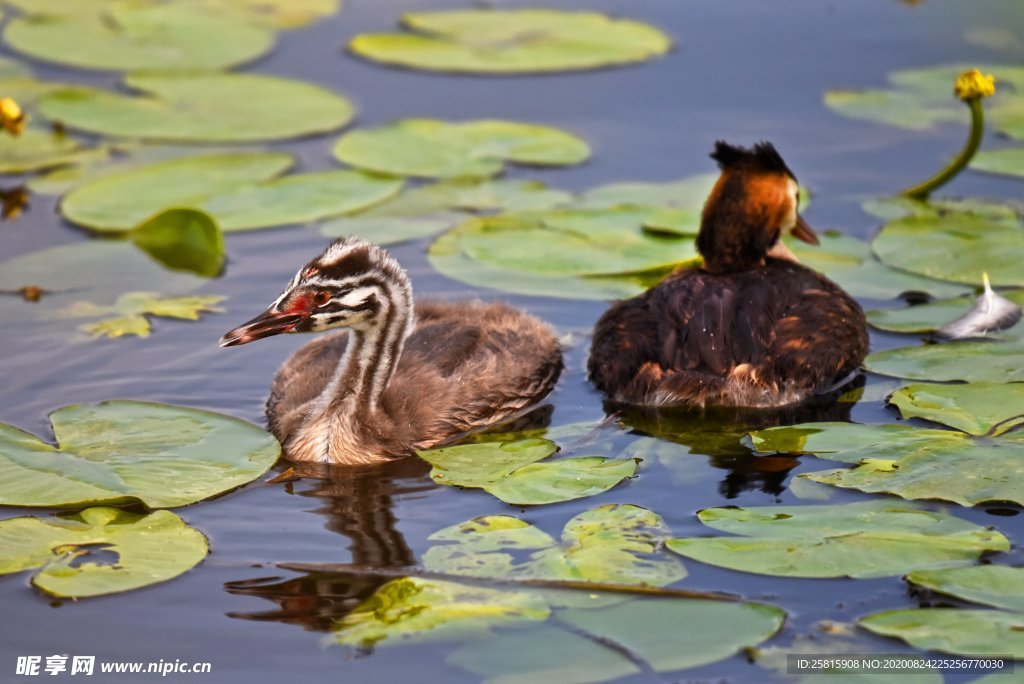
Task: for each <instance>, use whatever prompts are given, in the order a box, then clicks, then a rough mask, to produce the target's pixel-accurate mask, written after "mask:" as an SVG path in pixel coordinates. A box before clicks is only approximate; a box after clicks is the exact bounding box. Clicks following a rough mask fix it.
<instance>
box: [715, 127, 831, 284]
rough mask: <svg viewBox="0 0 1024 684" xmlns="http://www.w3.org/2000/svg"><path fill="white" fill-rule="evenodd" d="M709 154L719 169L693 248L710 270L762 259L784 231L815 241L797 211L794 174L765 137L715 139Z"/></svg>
mask: <svg viewBox="0 0 1024 684" xmlns="http://www.w3.org/2000/svg"><path fill="white" fill-rule="evenodd" d="M711 158H712V159H714V160H715V161H717V162H718V166H719V168H720V169H721V170H722V175H721V176H720V177H719V179H718V182H716V183H715V186H714V188H712V190H711V194H710V195H709V196H708V199H707V202H706V203H705V204H704V213H703V216H702V220H701V226H700V233H699V234H698V236H697V249H698V251H700V253H701V255H702V256H703V257H704V263H705V268H706V269H708V270H711V271H720V272H725V271H742V270H747V269H750V268H755V267H757V266H759V265H761V264H763V263H764V259H765V256H766V255H767V254H768V251H769V250H771V249H772V248H773V247H774V246H775V245H776V243H778V241H779V238H780V237H781V236H782V234H783V233H784V232H791V233H792V234H793V236H794V237H796V238H798V239H800V240H803V241H804V242H808V243H810V244H815V245H816V244H818V237H817V235H815V234H814V231H813V230H812V229H811V227H810V226H808V225H807V223H806V222H805V221H804V220H803V218H802V217H801V216H800V213H799V210H800V186H799V184H798V183H797V180H796V176H794V175H793V172H792V171H790V170H789V167H788V166H786V162H784V161H783V160H782V157H781V156H780V155H779V153H778V152H777V151H776V150H775V147H774V146H773V145H772V144H771V143H769V142H762V143H758V144H756V145H754V147H753V148H752V149H748V148H745V147H738V146H735V145H730V144H728V143H726V142H723V141H721V140H719V141H718V142H716V143H715V151H714V152H712V153H711Z"/></svg>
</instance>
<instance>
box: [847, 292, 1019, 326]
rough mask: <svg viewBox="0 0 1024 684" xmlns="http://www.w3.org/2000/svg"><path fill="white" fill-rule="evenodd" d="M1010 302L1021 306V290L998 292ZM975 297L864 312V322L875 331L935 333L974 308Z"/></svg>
mask: <svg viewBox="0 0 1024 684" xmlns="http://www.w3.org/2000/svg"><path fill="white" fill-rule="evenodd" d="M999 294H1000V295H1002V296H1004V297H1006V298H1007V299H1009V300H1010V301H1011V302H1016V303H1017V304H1021V305H1024V290H1012V291H1009V292H1000V293H999ZM975 300H976V297H974V296H973V295H972V296H964V297H955V298H953V299H943V300H939V301H937V302H929V303H927V304H917V305H914V306H907V307H904V308H902V309H875V310H874V311H868V312H867V317H868V323H870V324H871V325H872V326H874V327H876V328H878V329H879V330H888V331H890V332H900V333H929V332H935V331H936V330H938V329H939V328H941V327H942V326H944V325H945V324H946V323H949V322H950V321H955V320H956V319H958V318H960V317H961V316H963V315H964V314H965V313H967V312H968V311H969V310H970V309H971V307H972V306H973V305H974V302H975Z"/></svg>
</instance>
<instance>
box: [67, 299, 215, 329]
mask: <svg viewBox="0 0 1024 684" xmlns="http://www.w3.org/2000/svg"><path fill="white" fill-rule="evenodd" d="M223 299H224V298H223V297H219V296H209V295H207V296H191V297H161V296H160V295H159V294H157V293H155V292H126V293H125V294H123V295H121V296H120V297H118V298H117V301H116V302H115V303H114V304H113V306H98V305H96V304H93V303H92V302H77V303H76V304H73V305H71V306H69V307H67V308H65V309H63V310H61V312H60V315H63V316H67V317H69V318H96V317H100V316H104V318H102V319H101V320H99V321H96V322H95V323H87V324H85V325H82V326H80V328H81V330H82V331H84V332H85V333H87V334H89V335H92V336H93V337H107V338H116V337H124V336H125V335H136V336H138V337H149V333H150V330H151V326H150V322H149V316H160V317H163V318H177V319H182V320H186V321H197V320H199V317H200V315H201V314H203V313H207V312H221V311H223V309H220V308H218V307H217V306H216V305H217V304H218V303H220V302H221V301H222V300H223ZM111 314H113V315H111Z"/></svg>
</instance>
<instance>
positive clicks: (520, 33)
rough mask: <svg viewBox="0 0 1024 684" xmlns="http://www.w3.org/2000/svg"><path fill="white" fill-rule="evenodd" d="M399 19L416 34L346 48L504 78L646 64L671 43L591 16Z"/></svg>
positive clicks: (544, 12)
mask: <svg viewBox="0 0 1024 684" xmlns="http://www.w3.org/2000/svg"><path fill="white" fill-rule="evenodd" d="M402 22H403V24H405V26H406V27H408V28H409V29H411V30H412V31H414V32H415V33H375V34H361V35H358V36H356V37H355V38H354V39H353V40H352V42H351V43H349V49H350V50H351V51H352V52H354V53H356V54H357V55H360V56H362V57H366V58H368V59H372V60H374V61H378V62H384V63H386V64H396V65H401V66H405V67H411V68H414V69H430V70H436V71H464V72H479V73H498V74H501V73H524V72H545V71H564V70H575V69H594V68H598V67H604V66H614V65H618V64H628V63H631V62H642V61H644V60H647V59H651V58H652V57H656V56H658V55H661V54H664V53H665V52H667V51H668V50H669V48H670V47H671V45H672V43H671V41H670V40H669V38H668V36H666V35H665V34H664V33H662V32H661V31H659V30H658V29H656V28H654V27H653V26H649V25H648V24H644V23H641V22H638V21H631V20H627V19H612V18H610V17H608V16H605V15H603V14H597V13H594V12H565V11H559V10H548V9H520V10H490V9H488V10H455V11H438V12H417V13H410V14H406V15H404V16H403V17H402Z"/></svg>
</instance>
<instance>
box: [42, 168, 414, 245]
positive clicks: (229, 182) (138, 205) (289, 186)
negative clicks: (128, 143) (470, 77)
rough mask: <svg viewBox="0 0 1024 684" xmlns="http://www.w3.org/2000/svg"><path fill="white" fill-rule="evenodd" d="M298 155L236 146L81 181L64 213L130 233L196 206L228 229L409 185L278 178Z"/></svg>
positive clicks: (358, 204)
mask: <svg viewBox="0 0 1024 684" xmlns="http://www.w3.org/2000/svg"><path fill="white" fill-rule="evenodd" d="M292 161H293V160H292V157H291V156H290V155H288V154H285V153H281V152H228V153H219V154H217V153H215V154H202V155H196V156H191V157H182V158H177V159H169V160H166V161H159V162H155V163H152V164H147V165H144V166H139V167H130V168H127V169H124V170H121V171H118V172H115V173H109V174H106V175H103V176H101V177H99V178H97V179H95V180H92V181H87V182H84V183H82V184H80V185H78V186H76V187H75V188H74V189H73V190H72V191H71V192H69V193H68V194H67V195H66V196H65V197H64V199H63V200H62V202H61V204H60V211H61V213H62V214H63V216H64V217H65V218H66V219H68V220H69V221H71V222H72V223H76V224H78V225H81V226H85V227H87V228H90V229H92V230H97V231H103V232H123V231H126V230H131V229H133V228H134V227H135V226H137V225H138V224H139V223H140V222H142V221H145V220H147V219H149V217H151V216H153V215H154V214H156V213H158V212H161V211H164V210H166V209H170V208H174V207H192V208H194V209H199V210H202V211H203V212H205V213H207V214H209V215H210V216H211V217H212V218H213V219H214V220H215V221H216V222H217V224H218V225H220V227H221V228H222V229H223V230H226V231H231V230H250V229H255V228H266V227H270V226H276V225H283V224H287V223H302V222H306V221H313V220H316V219H318V218H322V217H324V216H332V215H336V214H341V213H346V212H349V211H357V210H359V209H362V208H364V207H368V206H371V205H373V204H376V203H377V202H381V201H383V200H385V199H387V198H389V197H391V196H393V195H395V194H396V193H398V192H399V191H400V190H401V188H402V182H401V181H400V180H395V179H390V178H382V177H379V176H371V175H368V174H365V173H362V172H359V171H327V172H320V173H300V174H294V175H291V176H285V177H281V178H277V177H276V176H277V175H278V174H280V173H282V172H283V171H284V170H285V169H287V168H288V167H290V166H291V164H292Z"/></svg>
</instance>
